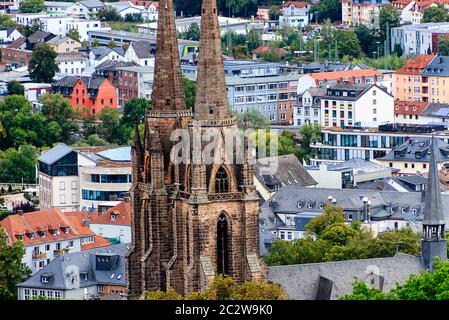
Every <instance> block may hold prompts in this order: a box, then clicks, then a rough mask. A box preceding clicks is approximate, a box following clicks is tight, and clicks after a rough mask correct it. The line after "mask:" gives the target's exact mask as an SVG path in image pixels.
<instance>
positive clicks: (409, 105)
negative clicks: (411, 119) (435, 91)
mask: <svg viewBox="0 0 449 320" xmlns="http://www.w3.org/2000/svg"><path fill="white" fill-rule="evenodd" d="M429 104H430V103H429V102H416V101H395V102H394V113H395V114H408V115H417V116H418V115H420V114H421V113H422V112H423V111H424V110H426V108H427V107H428V106H429Z"/></svg>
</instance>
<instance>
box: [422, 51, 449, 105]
mask: <svg viewBox="0 0 449 320" xmlns="http://www.w3.org/2000/svg"><path fill="white" fill-rule="evenodd" d="M421 77H422V79H423V82H426V83H427V85H428V87H429V89H428V92H429V102H432V103H449V57H447V56H440V55H437V56H435V57H434V58H433V59H432V61H430V63H429V64H428V65H427V66H426V67H425V68H424V70H423V71H422V72H421Z"/></svg>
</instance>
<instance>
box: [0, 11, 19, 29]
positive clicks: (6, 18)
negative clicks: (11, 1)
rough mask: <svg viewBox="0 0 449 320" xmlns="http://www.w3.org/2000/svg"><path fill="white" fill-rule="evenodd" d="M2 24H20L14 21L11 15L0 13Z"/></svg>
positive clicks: (17, 25) (5, 25)
mask: <svg viewBox="0 0 449 320" xmlns="http://www.w3.org/2000/svg"><path fill="white" fill-rule="evenodd" d="M0 26H3V27H14V28H19V27H20V24H18V23H17V22H16V21H14V20H13V19H12V17H11V16H10V15H7V14H0Z"/></svg>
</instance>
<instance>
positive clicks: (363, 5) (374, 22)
mask: <svg viewBox="0 0 449 320" xmlns="http://www.w3.org/2000/svg"><path fill="white" fill-rule="evenodd" d="M388 3H389V2H388V1H385V0H381V1H374V0H342V3H341V8H342V23H343V24H344V25H347V26H353V25H355V26H357V25H360V24H362V25H366V26H376V27H378V26H379V13H380V10H381V9H382V7H383V6H385V5H386V4H388Z"/></svg>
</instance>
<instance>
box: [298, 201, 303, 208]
mask: <svg viewBox="0 0 449 320" xmlns="http://www.w3.org/2000/svg"><path fill="white" fill-rule="evenodd" d="M301 208H302V204H301V201H298V209H301Z"/></svg>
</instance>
